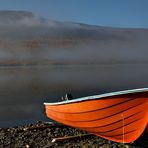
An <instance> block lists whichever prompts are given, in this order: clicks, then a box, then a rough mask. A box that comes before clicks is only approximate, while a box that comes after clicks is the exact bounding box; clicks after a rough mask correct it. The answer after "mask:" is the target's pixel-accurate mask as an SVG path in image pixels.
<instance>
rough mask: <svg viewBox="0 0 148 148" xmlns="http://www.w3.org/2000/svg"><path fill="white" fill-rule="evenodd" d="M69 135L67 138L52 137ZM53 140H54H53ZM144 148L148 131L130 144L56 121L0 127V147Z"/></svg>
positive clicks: (147, 139)
mask: <svg viewBox="0 0 148 148" xmlns="http://www.w3.org/2000/svg"><path fill="white" fill-rule="evenodd" d="M59 137H69V138H68V139H66V138H65V139H63V138H62V139H54V138H59ZM54 141H55V142H54ZM98 147H99V148H124V147H125V148H146V147H148V132H147V131H145V132H144V133H143V134H142V136H141V137H140V138H139V139H138V140H137V141H135V142H134V143H132V144H121V143H116V142H112V141H109V140H105V139H103V138H100V137H97V136H94V135H91V134H88V133H86V132H85V131H80V130H78V129H75V128H71V127H68V126H65V125H61V124H57V123H45V122H37V123H36V124H28V125H24V126H17V127H13V128H1V129H0V148H98Z"/></svg>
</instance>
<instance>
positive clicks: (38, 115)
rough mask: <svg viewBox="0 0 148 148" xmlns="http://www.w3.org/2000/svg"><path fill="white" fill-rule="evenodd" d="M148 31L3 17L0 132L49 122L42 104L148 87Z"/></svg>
mask: <svg viewBox="0 0 148 148" xmlns="http://www.w3.org/2000/svg"><path fill="white" fill-rule="evenodd" d="M147 67H148V29H140V28H139V29H138V28H137V29H136V28H135V29H132V28H113V27H102V26H93V25H87V24H80V23H71V22H59V21H52V20H48V19H46V18H43V17H40V16H37V15H35V14H33V13H31V12H26V11H0V127H4V126H5V127H7V126H13V125H18V124H24V123H26V122H33V121H36V120H47V118H46V117H45V111H44V106H43V102H44V101H45V102H48V101H49V102H53V101H59V100H60V99H61V97H62V96H64V95H65V94H66V93H72V94H73V97H74V98H77V97H83V96H88V95H98V94H101V93H106V92H112V91H118V90H127V89H134V88H141V87H148V77H147V76H148V68H147Z"/></svg>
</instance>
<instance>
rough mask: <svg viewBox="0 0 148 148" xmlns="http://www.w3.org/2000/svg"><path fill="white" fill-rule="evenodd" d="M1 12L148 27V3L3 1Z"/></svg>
mask: <svg viewBox="0 0 148 148" xmlns="http://www.w3.org/2000/svg"><path fill="white" fill-rule="evenodd" d="M0 10H28V11H32V12H34V13H36V14H38V15H40V16H44V17H46V18H49V19H54V20H59V21H72V22H80V23H86V24H93V25H101V26H113V27H136V28H148V0H0Z"/></svg>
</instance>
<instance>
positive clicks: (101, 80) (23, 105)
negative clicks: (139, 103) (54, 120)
mask: <svg viewBox="0 0 148 148" xmlns="http://www.w3.org/2000/svg"><path fill="white" fill-rule="evenodd" d="M147 66H148V65H147V64H139V65H138V64H122V65H121V64H116V65H96V66H90V65H85V66H82V65H81V66H78V65H75V66H50V67H47V66H46V67H7V68H0V127H4V126H5V127H7V126H14V125H17V124H23V123H25V122H30V121H36V120H45V119H46V118H45V115H44V106H43V104H42V103H43V102H44V101H50V102H51V101H58V100H60V98H61V96H63V95H64V94H65V93H67V92H70V93H72V94H73V96H74V97H75V98H76V97H82V96H87V95H95V94H99V93H105V92H111V91H118V90H125V89H132V88H140V87H148V77H147V76H148V69H147Z"/></svg>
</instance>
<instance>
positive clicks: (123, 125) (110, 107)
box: [44, 88, 148, 143]
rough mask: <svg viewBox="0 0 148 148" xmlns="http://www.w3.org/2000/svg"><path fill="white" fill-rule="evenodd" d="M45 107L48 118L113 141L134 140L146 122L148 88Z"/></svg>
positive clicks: (49, 104)
mask: <svg viewBox="0 0 148 148" xmlns="http://www.w3.org/2000/svg"><path fill="white" fill-rule="evenodd" d="M44 104H45V107H46V114H47V116H48V117H49V118H51V119H53V120H55V121H58V122H61V123H63V124H66V125H69V126H72V127H76V128H79V129H82V130H85V131H88V132H90V133H93V134H95V135H97V136H100V137H103V138H106V139H109V140H112V141H116V142H123V143H128V142H133V141H135V140H136V139H137V138H138V137H139V136H140V135H141V134H142V132H143V131H144V129H145V128H146V126H147V123H148V88H142V89H133V90H127V91H119V92H113V93H106V94H102V95H96V96H89V97H83V98H79V99H73V100H68V101H62V102H57V103H44Z"/></svg>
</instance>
